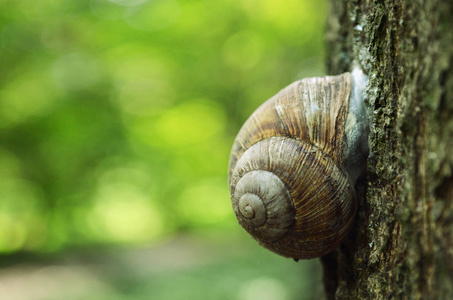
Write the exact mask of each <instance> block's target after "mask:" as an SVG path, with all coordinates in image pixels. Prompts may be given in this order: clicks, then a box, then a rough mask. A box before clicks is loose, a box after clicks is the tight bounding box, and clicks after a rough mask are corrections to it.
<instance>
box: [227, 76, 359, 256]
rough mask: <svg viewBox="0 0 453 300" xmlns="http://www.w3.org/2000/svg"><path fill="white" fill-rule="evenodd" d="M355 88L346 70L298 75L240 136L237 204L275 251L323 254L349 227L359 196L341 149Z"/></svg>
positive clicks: (232, 179)
mask: <svg viewBox="0 0 453 300" xmlns="http://www.w3.org/2000/svg"><path fill="white" fill-rule="evenodd" d="M350 90H351V78H350V74H349V73H345V74H342V75H339V76H327V77H317V78H308V79H303V80H300V81H297V82H295V83H293V84H291V85H289V86H288V87H286V88H285V89H283V90H282V91H280V92H279V93H278V94H277V95H276V96H274V97H272V98H271V99H269V100H268V101H266V102H265V103H264V104H263V105H261V106H260V107H259V108H258V109H257V110H256V111H255V112H254V113H253V114H252V115H251V116H250V118H249V119H248V120H247V121H246V122H245V124H244V125H243V127H242V128H241V130H240V131H239V133H238V135H237V137H236V140H235V142H234V145H233V149H232V152H231V157H230V164H229V187H230V193H231V201H232V206H233V210H234V212H235V214H236V217H237V219H238V222H239V224H240V225H241V226H242V227H243V228H244V229H245V230H246V231H247V232H248V233H249V234H251V235H252V236H253V237H254V238H255V239H256V240H257V241H258V242H259V243H260V244H261V245H262V246H264V247H265V248H268V249H269V250H271V251H273V252H275V253H277V254H280V255H282V256H285V257H291V258H295V259H307V258H314V257H319V256H322V255H324V254H326V253H327V252H329V251H331V250H333V249H335V248H336V247H338V245H339V244H340V243H341V241H342V240H343V239H344V237H345V236H346V234H347V233H348V231H349V229H350V228H351V225H352V223H353V219H354V214H355V211H356V199H355V193H354V188H353V184H352V182H351V180H350V178H349V177H348V175H347V173H346V172H345V171H344V168H343V157H342V154H343V141H344V135H345V124H346V118H347V115H348V103H349V97H350Z"/></svg>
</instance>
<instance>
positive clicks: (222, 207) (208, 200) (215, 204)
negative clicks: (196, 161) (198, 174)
mask: <svg viewBox="0 0 453 300" xmlns="http://www.w3.org/2000/svg"><path fill="white" fill-rule="evenodd" d="M229 197H230V196H229V192H228V187H227V184H226V182H225V181H224V180H223V179H210V180H204V181H201V182H199V183H192V186H190V187H188V188H186V189H185V190H183V191H182V193H181V195H180V197H179V199H178V202H177V204H178V205H177V207H178V210H179V213H180V214H181V215H182V216H184V218H185V219H186V221H187V222H188V224H195V225H198V226H213V225H222V223H224V222H225V220H227V219H228V218H231V217H232V216H233V213H232V211H231V204H230V201H229Z"/></svg>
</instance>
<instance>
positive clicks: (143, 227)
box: [0, 0, 326, 253]
mask: <svg viewBox="0 0 453 300" xmlns="http://www.w3.org/2000/svg"><path fill="white" fill-rule="evenodd" d="M325 15H326V3H325V2H324V1H309V0H287V1H284V2H278V1H274V0H216V1H210V0H184V1H183V0H77V1H76V0H39V1H35V0H0V70H1V72H0V252H3V253H7V252H16V251H37V252H42V251H44V252H49V251H56V250H59V249H62V248H63V247H68V246H83V245H95V244H137V243H138V244H140V243H147V242H150V241H153V240H155V239H157V238H160V237H163V236H165V235H167V234H170V233H174V232H178V231H183V230H185V231H187V230H197V229H200V228H213V229H216V228H217V229H222V230H225V229H228V228H236V227H237V223H236V221H235V219H234V216H233V213H232V212H231V208H230V203H229V195H228V190H227V183H226V181H227V174H226V173H227V164H228V157H229V151H230V147H231V145H232V142H233V139H234V135H235V133H236V132H237V130H238V129H239V128H240V126H241V124H242V123H243V122H244V121H245V119H246V118H247V116H248V115H249V114H250V113H251V112H252V111H253V110H254V109H255V108H256V107H257V106H258V105H259V104H260V103H262V102H263V101H264V100H266V99H267V98H269V97H270V96H272V95H273V94H275V93H276V92H277V91H278V90H280V89H281V88H283V87H284V86H286V85H288V84H289V83H290V82H292V81H294V80H296V79H299V78H301V77H304V76H314V75H320V74H322V73H323V67H322V65H323V64H322V59H323V58H322V55H323V40H322V36H323V30H324V22H325V17H326V16H325Z"/></svg>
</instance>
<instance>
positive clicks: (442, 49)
mask: <svg viewBox="0 0 453 300" xmlns="http://www.w3.org/2000/svg"><path fill="white" fill-rule="evenodd" d="M327 44H328V45H327V49H328V72H329V74H332V75H334V74H340V73H342V72H345V71H350V70H352V69H353V67H354V66H358V67H360V68H361V69H362V70H363V72H364V73H365V74H366V75H367V76H368V77H369V84H368V87H367V90H366V97H365V101H366V103H367V106H368V107H369V108H370V111H371V114H370V116H369V118H370V136H369V145H370V156H369V158H368V162H367V172H366V174H365V175H364V176H363V177H362V179H361V180H360V181H359V184H358V186H357V189H358V193H359V208H358V213H357V217H356V224H355V229H354V230H353V232H352V233H351V234H350V235H349V237H348V239H347V240H346V241H345V242H344V243H343V245H342V246H341V247H340V249H338V250H337V251H335V252H332V253H330V254H329V255H327V256H326V257H323V258H322V262H323V266H324V277H325V289H326V293H327V298H328V299H453V230H452V229H453V208H452V206H453V174H452V173H453V172H452V170H453V118H452V116H453V72H452V65H453V1H451V0H424V1H422V0H395V1H390V0H383V1H377V0H374V1H372V0H356V1H348V0H332V1H331V13H330V17H329V20H328V30H327Z"/></svg>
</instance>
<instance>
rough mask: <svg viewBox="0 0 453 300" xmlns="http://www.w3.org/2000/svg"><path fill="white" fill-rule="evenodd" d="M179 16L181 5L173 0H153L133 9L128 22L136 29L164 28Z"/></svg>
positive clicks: (151, 29) (152, 29)
mask: <svg viewBox="0 0 453 300" xmlns="http://www.w3.org/2000/svg"><path fill="white" fill-rule="evenodd" d="M178 17H179V5H178V3H177V2H175V1H173V0H153V1H148V2H147V3H145V4H143V5H141V6H139V7H136V8H135V9H134V10H131V11H130V12H129V13H128V16H127V22H128V23H129V24H130V25H131V26H132V27H133V28H135V29H139V30H144V31H154V30H162V29H165V28H167V27H169V26H171V25H172V24H173V23H174V22H175V21H176V20H177V19H178Z"/></svg>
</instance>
